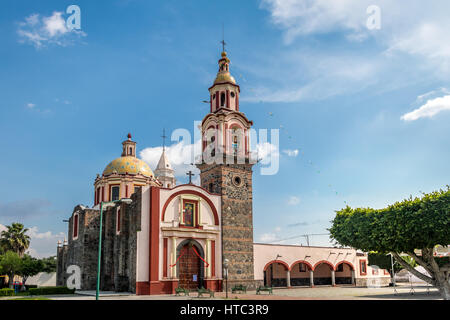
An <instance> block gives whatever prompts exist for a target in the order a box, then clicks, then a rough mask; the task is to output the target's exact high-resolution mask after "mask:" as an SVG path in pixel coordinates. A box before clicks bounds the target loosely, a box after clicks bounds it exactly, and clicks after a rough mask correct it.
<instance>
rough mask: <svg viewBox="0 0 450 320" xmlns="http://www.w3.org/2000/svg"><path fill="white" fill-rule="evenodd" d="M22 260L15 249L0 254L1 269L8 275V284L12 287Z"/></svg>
mask: <svg viewBox="0 0 450 320" xmlns="http://www.w3.org/2000/svg"><path fill="white" fill-rule="evenodd" d="M21 267H22V260H21V259H20V257H19V255H18V254H17V253H15V252H13V251H7V252H6V253H5V254H4V255H2V256H0V269H2V270H3V272H4V273H5V274H6V275H7V276H8V280H9V282H8V286H9V287H10V288H12V284H13V280H14V276H15V275H16V274H17V273H19V272H20V269H21Z"/></svg>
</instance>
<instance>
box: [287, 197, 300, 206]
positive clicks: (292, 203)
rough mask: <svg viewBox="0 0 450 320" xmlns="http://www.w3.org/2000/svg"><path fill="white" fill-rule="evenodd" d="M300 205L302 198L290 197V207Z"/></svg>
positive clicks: (288, 202)
mask: <svg viewBox="0 0 450 320" xmlns="http://www.w3.org/2000/svg"><path fill="white" fill-rule="evenodd" d="M299 203H300V198H299V197H296V196H290V197H289V199H288V201H287V204H288V205H290V206H296V205H298V204H299Z"/></svg>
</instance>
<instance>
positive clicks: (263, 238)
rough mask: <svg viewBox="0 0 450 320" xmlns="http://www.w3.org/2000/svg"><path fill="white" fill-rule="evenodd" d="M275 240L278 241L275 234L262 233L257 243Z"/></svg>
mask: <svg viewBox="0 0 450 320" xmlns="http://www.w3.org/2000/svg"><path fill="white" fill-rule="evenodd" d="M277 239H278V237H277V235H276V234H275V233H263V234H262V235H261V236H260V237H259V241H261V242H272V241H274V240H277Z"/></svg>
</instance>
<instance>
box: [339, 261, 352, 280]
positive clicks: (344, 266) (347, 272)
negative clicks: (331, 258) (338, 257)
mask: <svg viewBox="0 0 450 320" xmlns="http://www.w3.org/2000/svg"><path fill="white" fill-rule="evenodd" d="M354 270H355V269H354V268H353V265H352V264H351V263H350V262H347V261H342V262H339V263H338V264H337V265H336V284H353V282H354V280H353V277H354Z"/></svg>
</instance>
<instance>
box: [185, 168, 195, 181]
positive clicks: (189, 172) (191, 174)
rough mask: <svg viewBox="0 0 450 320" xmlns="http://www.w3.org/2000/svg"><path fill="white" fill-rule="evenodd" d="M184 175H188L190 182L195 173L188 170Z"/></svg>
mask: <svg viewBox="0 0 450 320" xmlns="http://www.w3.org/2000/svg"><path fill="white" fill-rule="evenodd" d="M186 175H187V176H189V184H192V177H193V176H195V174H193V173H192V171H191V170H189V171H188V173H186Z"/></svg>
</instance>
